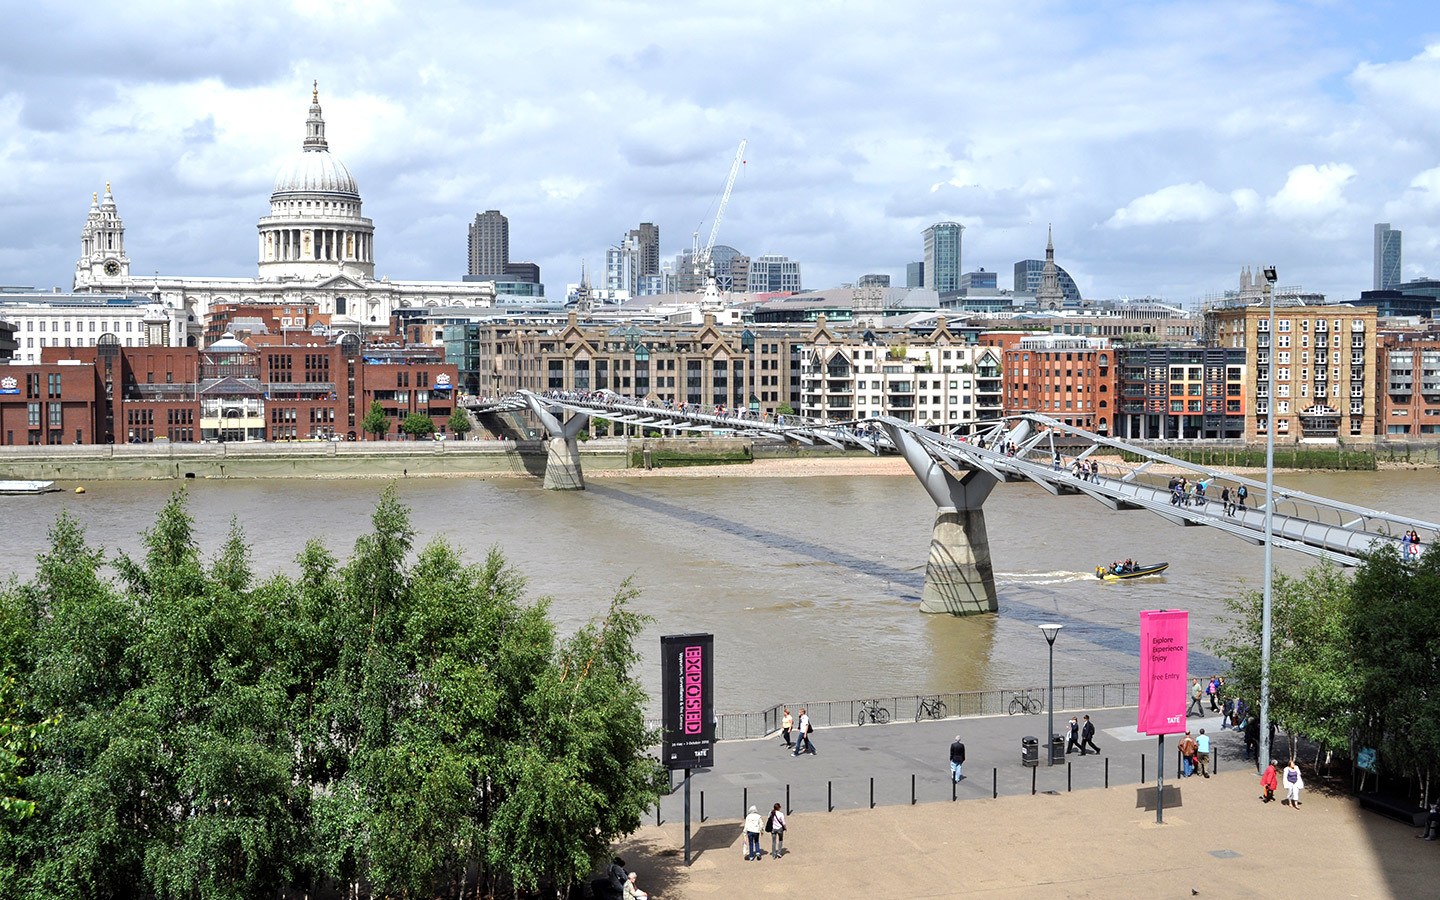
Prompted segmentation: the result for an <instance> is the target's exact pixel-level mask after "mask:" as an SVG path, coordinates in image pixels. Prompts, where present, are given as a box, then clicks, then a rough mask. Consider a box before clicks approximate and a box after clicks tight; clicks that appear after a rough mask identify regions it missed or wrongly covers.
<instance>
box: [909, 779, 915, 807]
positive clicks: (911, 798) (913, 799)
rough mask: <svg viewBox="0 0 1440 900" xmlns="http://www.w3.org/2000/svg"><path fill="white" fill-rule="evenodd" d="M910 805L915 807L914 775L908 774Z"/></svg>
mask: <svg viewBox="0 0 1440 900" xmlns="http://www.w3.org/2000/svg"><path fill="white" fill-rule="evenodd" d="M910 805H911V806H914V805H915V773H914V772H911V773H910Z"/></svg>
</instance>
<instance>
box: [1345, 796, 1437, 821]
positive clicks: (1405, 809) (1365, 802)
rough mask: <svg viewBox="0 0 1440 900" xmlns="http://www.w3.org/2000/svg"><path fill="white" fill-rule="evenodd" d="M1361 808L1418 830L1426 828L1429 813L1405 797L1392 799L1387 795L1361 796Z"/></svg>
mask: <svg viewBox="0 0 1440 900" xmlns="http://www.w3.org/2000/svg"><path fill="white" fill-rule="evenodd" d="M1360 808H1361V809H1368V810H1370V811H1371V812H1377V813H1379V814H1380V815H1382V816H1389V817H1390V818H1392V819H1398V820H1400V821H1401V822H1405V823H1407V824H1410V825H1414V826H1415V827H1416V828H1424V827H1425V816H1426V815H1427V813H1426V812H1425V810H1424V809H1422V808H1421V807H1418V806H1416V805H1415V804H1414V803H1412V802H1410V801H1409V800H1407V799H1405V798H1403V797H1391V796H1389V795H1386V794H1375V793H1369V794H1361V795H1360Z"/></svg>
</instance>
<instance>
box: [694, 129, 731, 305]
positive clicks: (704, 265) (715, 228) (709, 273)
mask: <svg viewBox="0 0 1440 900" xmlns="http://www.w3.org/2000/svg"><path fill="white" fill-rule="evenodd" d="M743 165H745V141H744V140H741V141H740V146H739V148H737V149H736V150H735V161H734V162H732V163H731V164H730V177H728V178H726V179H725V191H724V192H723V193H722V194H721V195H720V205H719V207H717V208H716V210H715V221H714V222H713V223H712V224H711V226H710V240H708V241H706V242H705V249H704V250H700V249H699V248H698V246H695V245H698V244H699V241H700V232H698V231H697V232H695V235H694V243H693V244H692V247H691V251H690V253H691V259H692V261H693V263H694V266H695V276H696V278H699V277H700V276H702V275H703V276H704V281H703V282H701V288H700V290H701V292H702V293H705V294H713V293H718V291H717V290H716V287H715V267H714V265H712V262H711V259H710V254H711V252H712V251H713V250H714V249H715V239H716V238H717V237H719V236H720V220H721V219H722V218H724V217H725V206H726V204H728V203H729V202H730V192H731V191H733V190H734V189H735V178H736V177H737V176H738V175H739V174H740V167H741V166H743Z"/></svg>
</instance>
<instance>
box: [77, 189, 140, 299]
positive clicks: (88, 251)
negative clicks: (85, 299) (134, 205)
mask: <svg viewBox="0 0 1440 900" xmlns="http://www.w3.org/2000/svg"><path fill="white" fill-rule="evenodd" d="M129 279H130V257H128V256H126V255H125V223H124V222H122V221H120V213H119V212H117V211H116V209H115V197H114V195H113V194H111V193H110V183H109V182H106V183H105V199H104V200H101V199H100V198H99V196H98V195H96V194H91V195H90V213H89V215H87V216H86V217H85V228H84V229H83V230H82V231H81V232H80V261H79V262H78V263H76V264H75V289H76V290H79V289H80V288H82V287H88V288H105V287H107V286H111V285H113V286H115V287H117V288H120V287H123V285H124V284H125V283H126V282H127V281H129Z"/></svg>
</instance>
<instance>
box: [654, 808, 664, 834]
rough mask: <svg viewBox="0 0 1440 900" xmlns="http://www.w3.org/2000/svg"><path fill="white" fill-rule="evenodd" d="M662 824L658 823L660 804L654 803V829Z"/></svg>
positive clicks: (662, 823)
mask: <svg viewBox="0 0 1440 900" xmlns="http://www.w3.org/2000/svg"><path fill="white" fill-rule="evenodd" d="M664 824H665V823H664V822H662V821H660V803H659V802H658V801H657V802H656V803H655V827H656V828H659V827H660V826H661V825H664Z"/></svg>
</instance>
